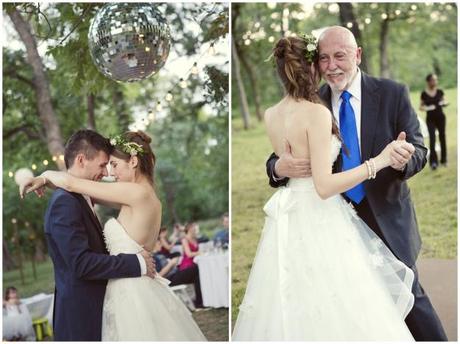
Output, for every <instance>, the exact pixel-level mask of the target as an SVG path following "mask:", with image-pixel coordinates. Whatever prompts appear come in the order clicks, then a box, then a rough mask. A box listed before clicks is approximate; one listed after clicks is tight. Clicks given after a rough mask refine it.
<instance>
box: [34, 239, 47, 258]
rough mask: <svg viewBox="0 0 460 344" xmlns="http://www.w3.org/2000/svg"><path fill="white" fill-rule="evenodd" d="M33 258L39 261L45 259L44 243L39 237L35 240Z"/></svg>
mask: <svg viewBox="0 0 460 344" xmlns="http://www.w3.org/2000/svg"><path fill="white" fill-rule="evenodd" d="M34 259H35V261H36V262H39V263H41V262H44V261H45V260H46V254H45V245H44V244H43V240H42V239H41V238H40V237H37V239H36V240H35V251H34Z"/></svg>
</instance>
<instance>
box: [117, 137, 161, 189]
mask: <svg viewBox="0 0 460 344" xmlns="http://www.w3.org/2000/svg"><path fill="white" fill-rule="evenodd" d="M121 138H122V139H123V140H124V141H125V142H127V143H129V144H131V145H132V143H134V144H136V145H137V146H138V147H140V148H142V152H136V154H135V155H136V156H137V158H138V161H139V162H138V166H137V168H138V169H139V171H140V172H141V173H142V174H143V175H144V176H146V177H147V178H148V180H149V181H150V183H152V185H153V169H154V167H155V161H156V158H155V154H153V151H152V148H150V143H151V142H152V139H151V138H150V136H148V135H147V134H146V133H144V132H143V131H127V132H125V133H124V134H122V135H121ZM112 155H113V156H115V157H117V158H120V159H123V160H124V161H126V162H128V161H129V160H130V158H131V156H132V155H133V154H130V153H128V152H126V149H120V148H119V146H115V147H114V148H113V151H112Z"/></svg>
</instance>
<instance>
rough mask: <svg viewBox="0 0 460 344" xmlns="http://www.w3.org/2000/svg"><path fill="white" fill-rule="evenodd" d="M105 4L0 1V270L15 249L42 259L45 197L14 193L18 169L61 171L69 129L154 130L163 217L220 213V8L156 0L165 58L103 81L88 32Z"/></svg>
mask: <svg viewBox="0 0 460 344" xmlns="http://www.w3.org/2000/svg"><path fill="white" fill-rule="evenodd" d="M102 5H103V4H99V3H49V4H41V3H20V4H19V3H17V4H12V3H10V4H4V6H3V19H4V40H3V42H4V44H3V166H4V170H3V223H4V226H3V238H4V241H3V265H4V266H3V267H4V269H10V268H13V267H15V265H16V266H17V259H15V258H13V257H12V255H16V254H17V253H18V250H19V251H20V252H22V254H23V255H24V257H32V256H33V257H35V258H36V259H38V260H41V259H44V257H45V256H46V255H45V253H46V248H45V244H44V234H43V215H44V212H45V209H46V206H47V199H37V198H36V197H28V198H27V199H26V200H24V201H20V200H19V197H18V189H17V185H16V184H15V182H14V179H13V177H14V173H15V171H16V170H18V169H19V168H22V167H27V168H29V169H32V170H33V172H34V174H35V175H37V174H40V173H41V172H42V171H44V170H45V169H58V168H59V169H63V168H64V165H63V161H62V154H63V147H64V145H65V141H66V139H67V138H68V137H69V136H70V135H71V134H72V133H73V132H75V131H76V130H78V129H82V128H90V129H94V130H97V131H98V132H100V133H101V134H102V135H105V136H108V135H110V134H115V133H120V132H123V131H126V130H128V129H130V130H136V129H141V130H145V131H146V132H147V133H148V134H149V135H151V136H152V138H153V143H152V147H153V149H154V152H155V154H156V157H157V166H156V183H157V188H158V192H159V194H160V197H161V199H162V202H163V204H164V206H163V209H164V213H163V225H165V226H169V225H171V224H172V223H173V222H177V221H182V222H186V221H190V220H209V219H215V220H214V221H211V223H212V224H211V226H213V225H214V224H215V223H217V222H218V217H219V216H220V215H221V214H222V213H224V212H226V211H228V57H227V43H226V41H227V33H228V7H227V5H226V4H222V3H203V4H195V3H184V4H172V3H157V4H156V5H157V6H158V8H159V10H160V11H161V12H162V13H163V14H164V16H165V17H166V19H167V21H168V22H169V25H170V28H171V36H172V40H171V52H170V56H169V59H168V61H167V62H166V65H165V67H164V68H163V69H162V70H161V71H160V72H159V73H157V74H156V75H155V76H153V77H151V78H149V79H146V80H143V81H141V82H137V83H129V84H127V83H117V82H115V81H112V80H110V79H107V78H105V77H104V76H103V75H102V74H101V73H100V72H99V71H98V70H97V69H96V67H95V66H94V64H93V62H92V60H91V57H90V54H89V50H88V42H87V37H88V29H89V25H90V21H91V19H92V18H93V16H94V15H95V13H96V12H97V10H98V9H100V8H101V7H102ZM194 63H195V65H194ZM179 65H180V67H181V68H178V67H177V66H179ZM184 65H185V66H187V68H185V69H183V68H182V66H184ZM178 70H179V71H178ZM181 72H182V74H181V75H179V74H178V73H181ZM181 78H182V79H183V80H182V79H181ZM168 91H170V93H171V95H172V99H171V98H170V96H169V98H167V99H166V100H165V96H166V95H167V92H168ZM105 213H106V212H105ZM106 214H107V213H106ZM13 222H14V224H13ZM16 227H17V231H18V233H19V235H18V236H15V228H16ZM30 242H33V245H32V248H30V247H28V248H26V244H29V243H30ZM29 246H30V245H29ZM31 250H32V251H33V252H31Z"/></svg>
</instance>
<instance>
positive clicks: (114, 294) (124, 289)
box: [20, 132, 206, 341]
mask: <svg viewBox="0 0 460 344" xmlns="http://www.w3.org/2000/svg"><path fill="white" fill-rule="evenodd" d="M150 141H151V139H150V137H148V136H147V135H146V134H145V133H143V132H127V133H125V134H124V135H119V136H116V137H114V138H112V139H111V140H110V144H111V145H112V146H113V152H112V154H111V156H110V161H109V163H110V166H111V171H112V175H113V176H114V177H115V179H116V181H118V183H100V182H95V181H91V180H87V179H80V178H76V177H74V176H72V175H70V174H68V173H66V172H57V171H45V172H44V173H43V174H42V175H41V176H40V177H36V178H34V179H32V180H30V181H27V182H25V183H24V184H22V185H21V190H20V192H21V195H24V194H25V193H28V192H31V191H35V190H37V191H38V192H39V193H40V191H39V190H40V189H39V187H41V186H43V182H44V181H45V184H46V185H48V186H51V187H58V188H62V189H65V190H67V191H69V192H75V193H80V194H84V195H88V196H90V197H91V198H92V199H96V200H99V201H100V202H102V203H104V204H107V203H110V204H111V205H114V206H115V207H118V208H119V209H120V212H119V214H118V217H117V218H116V219H115V218H111V219H110V220H108V221H107V222H106V224H105V226H104V237H105V241H106V245H107V248H108V250H109V253H110V254H111V255H117V254H120V253H138V252H141V251H142V250H143V249H144V248H145V249H146V250H148V251H151V250H153V247H154V244H155V242H156V240H157V237H158V233H159V229H160V224H161V203H160V201H159V199H158V197H157V196H156V194H155V191H154V187H153V168H154V163H155V156H154V154H153V152H152V150H151V148H150V146H149V143H150ZM168 283H169V281H168V280H166V279H163V278H162V277H160V276H158V275H157V276H156V277H155V278H154V279H151V278H149V277H147V276H142V277H139V278H118V279H111V280H109V282H108V284H107V289H106V293H105V297H104V306H103V313H102V314H103V319H102V340H103V341H205V340H206V339H205V337H204V336H203V334H202V333H201V331H200V329H199V328H198V326H197V325H196V323H195V322H194V320H193V318H192V316H191V314H190V312H189V311H188V310H187V309H186V308H185V306H184V305H183V303H182V302H181V301H180V300H179V299H178V298H177V297H176V296H175V295H174V293H173V292H172V291H171V289H170V288H169V287H168V286H167V285H168Z"/></svg>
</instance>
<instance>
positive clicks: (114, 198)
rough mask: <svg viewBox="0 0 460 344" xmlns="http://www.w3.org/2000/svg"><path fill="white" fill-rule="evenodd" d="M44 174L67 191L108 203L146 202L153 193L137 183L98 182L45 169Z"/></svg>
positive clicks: (130, 203) (128, 203)
mask: <svg viewBox="0 0 460 344" xmlns="http://www.w3.org/2000/svg"><path fill="white" fill-rule="evenodd" d="M42 176H43V177H45V178H46V179H47V180H50V181H51V182H52V183H53V184H54V185H56V186H57V187H59V188H62V189H64V190H66V191H69V192H75V193H80V194H84V195H88V196H90V197H94V198H96V199H98V200H101V201H102V202H107V203H117V204H124V205H129V206H132V205H135V204H139V203H142V202H144V201H145V200H146V199H148V197H150V196H151V193H152V190H149V189H148V188H146V187H145V186H143V185H140V184H137V183H126V182H116V183H103V182H96V181H92V180H87V179H82V178H77V177H74V176H72V175H70V174H69V173H66V172H59V171H45V172H44V173H43V174H42Z"/></svg>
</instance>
